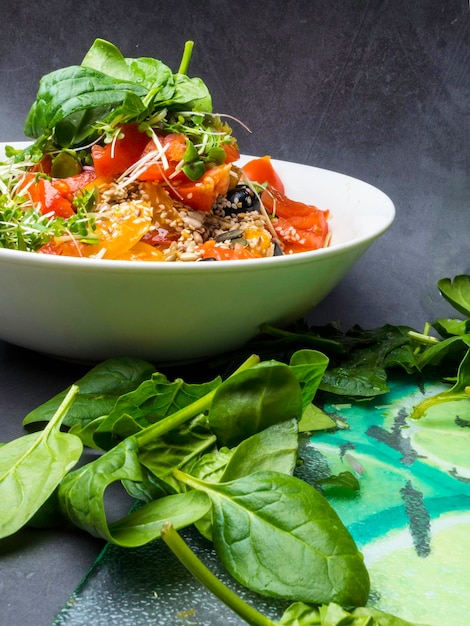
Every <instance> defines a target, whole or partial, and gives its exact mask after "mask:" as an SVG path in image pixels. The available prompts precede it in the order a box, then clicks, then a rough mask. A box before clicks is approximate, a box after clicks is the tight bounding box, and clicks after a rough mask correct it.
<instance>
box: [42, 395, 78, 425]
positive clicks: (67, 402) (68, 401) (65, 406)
mask: <svg viewBox="0 0 470 626" xmlns="http://www.w3.org/2000/svg"><path fill="white" fill-rule="evenodd" d="M78 392H79V388H78V385H72V386H71V387H70V389H69V390H68V392H67V394H66V396H65V398H64V399H63V400H62V402H61V403H60V405H59V407H58V408H57V410H56V412H55V413H54V415H53V416H52V418H51V419H50V420H49V422H48V423H47V425H46V427H45V428H44V434H46V433H48V432H49V431H51V430H54V428H56V427H60V425H61V424H62V420H63V419H64V417H65V415H66V414H67V412H68V410H69V409H70V407H71V406H72V404H73V402H74V400H75V396H76V395H77V393H78Z"/></svg>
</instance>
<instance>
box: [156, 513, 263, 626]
mask: <svg viewBox="0 0 470 626" xmlns="http://www.w3.org/2000/svg"><path fill="white" fill-rule="evenodd" d="M161 536H162V539H163V541H164V542H165V543H166V545H167V546H168V547H169V548H170V550H171V551H172V552H173V554H174V555H175V556H176V557H177V559H178V560H179V561H180V562H181V563H182V564H183V565H184V566H185V567H186V569H187V570H188V571H189V572H190V573H191V574H192V575H193V576H194V577H195V578H197V580H198V581H199V582H200V583H202V584H203V585H204V586H205V587H206V588H207V589H208V590H209V591H210V592H211V593H213V594H214V595H215V596H216V597H217V598H219V600H221V601H222V602H223V603H224V604H225V605H226V606H228V607H229V608H230V609H231V610H232V611H233V612H234V613H236V614H237V615H239V616H240V617H241V618H242V619H243V620H245V622H247V624H251V626H275V622H273V621H271V620H270V619H269V618H268V617H266V616H265V615H263V614H262V613H259V612H258V611H257V610H256V609H254V608H253V607H252V606H250V605H249V604H247V603H246V602H245V601H244V600H242V599H241V598H240V597H239V596H238V595H237V594H236V593H234V592H233V591H232V590H231V589H229V588H228V587H226V586H225V585H224V584H223V583H222V582H221V581H220V580H219V579H218V578H217V577H216V576H214V574H213V573H212V572H211V571H210V570H209V569H208V568H207V567H206V566H205V565H204V563H203V562H202V561H201V560H200V559H199V558H198V557H197V556H196V555H195V554H194V552H193V551H192V550H191V548H190V547H189V546H188V545H187V544H186V542H185V541H184V540H183V539H182V538H181V536H180V535H179V534H178V532H177V531H176V530H175V528H174V527H173V525H172V524H171V522H166V523H165V524H164V525H163V527H162V531H161Z"/></svg>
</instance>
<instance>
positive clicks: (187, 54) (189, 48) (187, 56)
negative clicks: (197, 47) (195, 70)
mask: <svg viewBox="0 0 470 626" xmlns="http://www.w3.org/2000/svg"><path fill="white" fill-rule="evenodd" d="M193 46H194V41H187V42H186V43H185V44H184V51H183V58H182V59H181V63H180V66H179V69H178V74H187V73H188V67H189V62H190V61H191V56H192V54H193Z"/></svg>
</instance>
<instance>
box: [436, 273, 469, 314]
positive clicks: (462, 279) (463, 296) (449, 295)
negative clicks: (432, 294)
mask: <svg viewBox="0 0 470 626" xmlns="http://www.w3.org/2000/svg"><path fill="white" fill-rule="evenodd" d="M437 286H438V288H439V290H440V292H441V294H442V295H443V296H444V298H445V299H446V300H447V302H449V303H450V304H451V305H452V306H453V307H454V309H456V310H457V311H458V312H459V313H462V314H463V315H465V316H466V317H470V276H468V275H465V274H461V275H459V276H455V278H454V279H453V280H451V279H450V278H441V280H439V281H438V283H437Z"/></svg>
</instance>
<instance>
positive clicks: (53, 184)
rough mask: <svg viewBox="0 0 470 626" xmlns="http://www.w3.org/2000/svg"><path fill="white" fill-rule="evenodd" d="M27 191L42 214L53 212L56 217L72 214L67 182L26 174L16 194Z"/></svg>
mask: <svg viewBox="0 0 470 626" xmlns="http://www.w3.org/2000/svg"><path fill="white" fill-rule="evenodd" d="M22 193H27V194H28V195H29V198H30V200H31V202H32V203H33V204H34V206H35V208H36V209H37V210H38V211H40V212H41V213H42V214H43V215H45V214H47V213H54V215H56V216H57V217H71V216H72V215H73V214H74V210H73V207H72V203H71V201H70V200H69V199H68V198H67V197H66V196H67V194H68V193H69V187H68V185H67V183H64V182H62V181H58V180H56V179H53V180H49V179H48V178H42V177H38V178H37V179H36V175H35V174H26V175H25V176H24V178H23V181H22V183H21V185H20V187H19V189H18V194H22Z"/></svg>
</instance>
